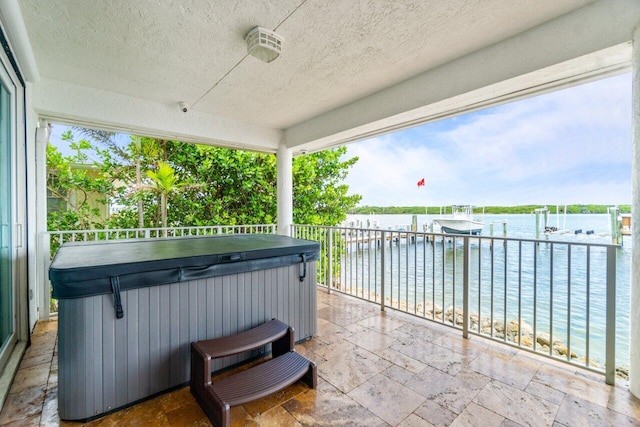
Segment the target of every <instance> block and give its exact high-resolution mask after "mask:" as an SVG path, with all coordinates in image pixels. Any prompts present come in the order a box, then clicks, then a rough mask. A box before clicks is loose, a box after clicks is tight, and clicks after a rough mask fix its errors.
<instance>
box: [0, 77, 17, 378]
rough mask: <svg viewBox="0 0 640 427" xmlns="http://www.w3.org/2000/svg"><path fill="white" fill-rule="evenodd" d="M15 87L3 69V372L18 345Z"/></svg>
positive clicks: (0, 91)
mask: <svg viewBox="0 0 640 427" xmlns="http://www.w3.org/2000/svg"><path fill="white" fill-rule="evenodd" d="M15 97H16V93H15V86H13V84H12V81H11V79H10V78H9V75H8V74H7V73H6V70H5V69H3V68H2V66H1V65H0V371H1V370H2V368H3V365H4V363H5V362H6V359H7V357H8V355H9V353H10V352H11V350H12V348H13V345H14V344H15V341H16V322H15V318H16V317H15V301H16V298H15V292H16V283H15V279H14V277H15V271H14V265H15V264H14V247H15V238H14V236H13V233H12V231H13V228H14V226H13V225H14V223H15V218H14V217H13V216H14V206H15V196H14V188H15V187H14V184H15V183H14V176H15V175H14V174H15V161H14V158H15V156H14V151H15V132H16V129H15V124H16V123H15V117H16V116H15V114H16V111H15V106H16V102H15Z"/></svg>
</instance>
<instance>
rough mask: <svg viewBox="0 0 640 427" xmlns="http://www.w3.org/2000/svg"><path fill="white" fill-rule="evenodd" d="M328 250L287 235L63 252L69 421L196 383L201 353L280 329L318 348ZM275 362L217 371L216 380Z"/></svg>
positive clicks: (61, 374) (60, 289) (61, 364)
mask: <svg viewBox="0 0 640 427" xmlns="http://www.w3.org/2000/svg"><path fill="white" fill-rule="evenodd" d="M319 250H320V245H319V243H317V242H312V241H309V240H301V239H294V238H290V237H286V236H278V235H230V236H209V237H188V238H171V239H156V240H126V241H100V242H82V243H66V244H64V245H63V246H62V247H61V248H60V249H59V250H58V252H57V253H56V256H55V257H54V259H53V261H52V263H51V267H50V270H49V278H50V280H51V283H52V285H53V297H54V298H57V299H58V300H59V314H58V412H59V416H60V418H61V419H63V420H88V419H91V418H95V417H96V416H101V415H103V414H104V413H106V412H110V411H113V410H116V409H118V408H122V407H124V406H127V405H130V404H132V403H135V402H137V401H140V400H143V399H146V398H149V397H150V396H154V395H156V394H159V393H162V392H164V391H167V390H170V389H172V388H175V387H177V386H181V385H184V384H186V383H188V381H189V374H190V372H189V370H190V366H189V357H190V355H189V351H190V350H189V344H190V343H191V342H192V341H199V340H204V339H209V338H217V337H221V336H226V335H229V334H232V333H236V332H241V331H244V330H246V329H250V328H252V327H255V326H257V325H259V324H261V323H264V322H265V321H267V320H269V319H272V318H277V319H279V320H281V321H283V322H284V323H287V324H289V325H291V326H293V328H294V329H295V334H296V335H295V336H296V340H297V341H302V340H305V339H308V338H309V337H311V336H312V335H313V334H314V333H315V332H316V293H315V286H316V269H315V261H316V260H317V259H318V256H319ZM268 351H270V349H269V348H268V347H265V348H262V349H260V350H257V351H254V352H249V353H246V354H242V355H238V356H233V357H227V358H224V359H222V360H217V361H216V363H215V365H214V371H217V370H220V369H223V368H225V367H228V366H232V365H234V364H237V363H240V362H242V361H243V360H246V359H248V358H252V357H258V356H260V355H261V354H264V353H266V352H268Z"/></svg>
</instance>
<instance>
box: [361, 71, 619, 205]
mask: <svg viewBox="0 0 640 427" xmlns="http://www.w3.org/2000/svg"><path fill="white" fill-rule="evenodd" d="M348 154H349V155H357V156H359V157H360V161H359V162H358V163H357V164H356V166H355V167H354V169H353V170H352V172H351V173H350V176H349V178H348V184H349V185H350V187H351V191H352V192H353V193H358V194H361V195H363V200H362V204H369V205H446V204H451V203H473V204H478V205H483V204H486V205H493V204H526V203H629V202H630V199H631V183H630V174H631V160H630V159H631V79H630V76H629V75H628V74H627V75H623V76H617V77H613V78H609V79H605V80H601V81H597V82H593V83H590V84H587V85H582V86H579V87H573V88H569V89H567V90H563V91H558V92H554V93H549V94H546V95H541V96H538V97H535V98H529V99H526V100H523V101H519V102H515V103H511V104H507V105H503V106H499V107H496V108H492V109H489V110H485V111H481V112H477V113H472V114H470V115H467V116H464V117H460V118H454V119H451V120H448V121H445V122H440V123H436V124H429V125H425V126H422V127H420V128H416V129H411V130H405V131H402V132H398V133H395V134H390V135H385V136H381V137H378V138H374V139H371V140H367V141H362V142H359V143H355V144H352V145H350V146H349V148H348ZM422 177H424V178H425V181H426V186H425V187H420V188H418V187H417V185H416V183H417V181H418V180H419V179H421V178H422Z"/></svg>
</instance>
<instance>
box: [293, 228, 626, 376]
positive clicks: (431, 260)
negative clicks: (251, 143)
mask: <svg viewBox="0 0 640 427" xmlns="http://www.w3.org/2000/svg"><path fill="white" fill-rule="evenodd" d="M292 235H293V236H294V237H299V238H305V239H311V240H316V241H318V242H320V244H321V256H320V260H319V261H318V263H317V270H318V281H319V282H320V285H323V286H325V287H326V288H327V291H329V292H332V291H338V292H342V293H345V294H349V295H352V296H355V297H358V298H361V299H364V300H367V301H371V302H373V303H376V304H379V305H380V307H381V309H382V310H384V309H385V308H387V307H388V308H392V309H394V310H399V311H402V312H405V313H409V314H411V315H415V316H419V317H422V318H425V319H429V320H431V321H435V322H438V323H442V324H444V325H448V326H451V327H453V328H458V329H460V330H461V331H462V335H463V336H464V337H468V336H469V335H470V334H475V335H480V336H483V337H487V338H489V339H492V340H496V341H500V342H502V343H504V344H507V345H510V346H515V347H517V348H520V349H523V350H527V351H532V352H536V353H538V354H544V355H545V356H547V357H550V358H553V359H556V360H562V361H564V362H566V363H569V364H571V365H574V366H578V367H581V368H583V369H587V370H591V371H595V372H599V373H602V374H604V375H605V380H606V382H607V383H609V384H613V382H614V378H615V374H616V370H615V366H616V352H615V342H616V252H617V250H618V249H619V246H617V245H611V244H601V243H583V242H567V241H549V240H533V239H514V238H496V237H479V236H452V235H444V234H438V233H423V232H407V231H391V230H385V231H383V230H378V229H362V228H349V227H321V226H306V225H294V226H293V227H292ZM618 320H619V319H618Z"/></svg>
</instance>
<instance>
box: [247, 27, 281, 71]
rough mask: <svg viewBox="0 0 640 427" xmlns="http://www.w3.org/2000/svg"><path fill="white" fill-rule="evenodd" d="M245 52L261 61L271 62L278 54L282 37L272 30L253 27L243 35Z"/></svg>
mask: <svg viewBox="0 0 640 427" xmlns="http://www.w3.org/2000/svg"><path fill="white" fill-rule="evenodd" d="M245 40H246V42H247V53H248V54H249V55H251V56H255V57H256V58H258V59H259V60H261V61H264V62H267V63H268V62H271V61H273V60H274V59H276V58H277V57H278V56H280V52H281V51H282V42H283V41H284V39H283V38H282V37H281V36H279V35H278V34H276V33H275V32H273V31H270V30H267V29H266V28H262V27H255V28H254V29H252V30H251V31H249V34H247V36H246V37H245Z"/></svg>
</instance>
